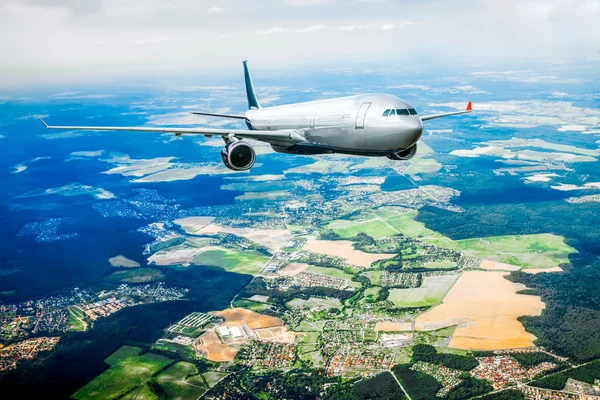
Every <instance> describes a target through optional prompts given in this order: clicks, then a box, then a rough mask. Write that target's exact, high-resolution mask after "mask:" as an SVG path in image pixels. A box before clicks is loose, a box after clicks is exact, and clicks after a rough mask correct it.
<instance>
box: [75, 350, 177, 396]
mask: <svg viewBox="0 0 600 400" xmlns="http://www.w3.org/2000/svg"><path fill="white" fill-rule="evenodd" d="M139 351H141V349H139V348H136V347H126V348H121V349H119V350H117V352H115V353H114V354H113V355H111V356H110V357H109V358H107V359H106V362H107V363H109V364H110V365H111V367H110V368H109V369H108V370H106V371H104V372H103V373H102V374H100V375H98V376H97V377H96V378H94V379H93V380H92V381H91V382H89V383H88V384H87V385H85V386H84V387H82V388H81V389H79V390H78V391H77V392H76V393H75V394H74V395H73V396H72V397H73V398H75V399H115V398H118V397H120V396H123V395H125V394H126V393H128V392H129V391H130V390H132V389H134V388H136V387H138V386H141V385H144V384H146V383H147V382H148V381H149V380H150V379H151V378H152V376H153V375H154V374H156V373H157V372H158V371H160V370H161V369H163V368H165V367H166V366H168V365H169V364H171V363H172V362H173V361H172V360H171V359H169V358H166V357H163V356H159V355H157V354H152V353H146V354H143V355H141V356H140V355H134V354H135V353H136V352H137V353H138V354H139Z"/></svg>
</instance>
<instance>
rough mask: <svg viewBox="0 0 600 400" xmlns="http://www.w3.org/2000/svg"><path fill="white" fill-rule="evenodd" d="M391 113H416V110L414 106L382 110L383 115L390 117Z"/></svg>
mask: <svg viewBox="0 0 600 400" xmlns="http://www.w3.org/2000/svg"><path fill="white" fill-rule="evenodd" d="M392 115H417V112H416V111H415V109H414V108H409V109H408V110H407V109H406V108H397V109H393V108H392V109H387V110H385V111H384V112H383V116H384V117H390V116H392Z"/></svg>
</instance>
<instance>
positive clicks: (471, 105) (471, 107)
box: [421, 102, 473, 121]
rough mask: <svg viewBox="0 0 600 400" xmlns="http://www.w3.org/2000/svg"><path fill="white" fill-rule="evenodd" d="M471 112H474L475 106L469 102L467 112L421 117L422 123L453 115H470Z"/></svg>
mask: <svg viewBox="0 0 600 400" xmlns="http://www.w3.org/2000/svg"><path fill="white" fill-rule="evenodd" d="M471 111H473V104H472V103H471V102H469V104H467V109H466V110H465V111H455V112H450V113H444V114H431V115H424V116H422V117H421V121H427V120H428V119H435V118H442V117H449V116H451V115H459V114H466V113H470V112H471Z"/></svg>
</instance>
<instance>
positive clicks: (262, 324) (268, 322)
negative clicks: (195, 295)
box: [211, 308, 283, 329]
mask: <svg viewBox="0 0 600 400" xmlns="http://www.w3.org/2000/svg"><path fill="white" fill-rule="evenodd" d="M211 314H214V315H217V316H219V317H223V318H225V322H223V323H222V324H221V325H222V326H227V327H231V326H244V325H246V326H248V328H250V329H261V328H271V327H274V326H283V321H282V320H280V319H279V318H275V317H271V316H268V315H262V314H258V313H255V312H254V311H250V310H245V309H243V308H234V309H232V308H227V309H225V310H223V311H215V312H212V313H211Z"/></svg>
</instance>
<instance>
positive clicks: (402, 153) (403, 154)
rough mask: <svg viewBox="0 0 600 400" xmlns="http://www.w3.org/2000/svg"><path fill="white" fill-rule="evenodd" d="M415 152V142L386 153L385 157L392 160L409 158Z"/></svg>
mask: <svg viewBox="0 0 600 400" xmlns="http://www.w3.org/2000/svg"><path fill="white" fill-rule="evenodd" d="M415 154H417V144H416V143H415V144H413V145H412V146H410V147H409V148H408V149H404V150H402V151H397V152H395V153H391V154H388V155H387V158H389V159H390V160H394V161H401V160H410V159H411V158H413V157H414V156H415Z"/></svg>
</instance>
